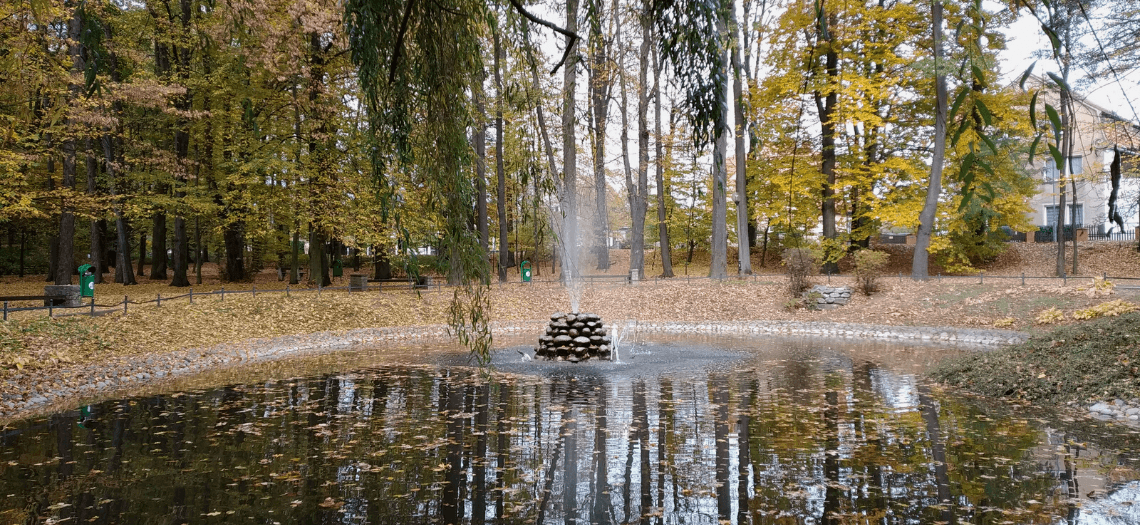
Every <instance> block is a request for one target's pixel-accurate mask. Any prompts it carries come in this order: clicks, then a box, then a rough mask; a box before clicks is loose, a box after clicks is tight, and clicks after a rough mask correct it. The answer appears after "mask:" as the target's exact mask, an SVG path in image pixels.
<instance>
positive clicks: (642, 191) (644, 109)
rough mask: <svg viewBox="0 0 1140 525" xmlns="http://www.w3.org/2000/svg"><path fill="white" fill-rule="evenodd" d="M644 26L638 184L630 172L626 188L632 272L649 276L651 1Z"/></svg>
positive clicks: (641, 13)
mask: <svg viewBox="0 0 1140 525" xmlns="http://www.w3.org/2000/svg"><path fill="white" fill-rule="evenodd" d="M637 17H638V21H639V22H641V47H640V50H639V51H638V54H637V59H638V62H637V183H636V184H635V183H634V181H633V178H632V177H631V176H630V173H629V171H628V170H627V171H626V178H625V188H626V192H627V193H628V194H629V210H630V215H631V216H632V219H633V227H632V228H630V250H629V268H630V270H631V271H633V270H637V272H638V273H639V274H640V275H641V276H642V277H644V276H645V212H646V210H647V209H648V205H649V48H650V44H652V42H653V15H652V3H651V0H643V3H642V9H641V10H639V11H638V13H637Z"/></svg>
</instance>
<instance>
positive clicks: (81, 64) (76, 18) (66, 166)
mask: <svg viewBox="0 0 1140 525" xmlns="http://www.w3.org/2000/svg"><path fill="white" fill-rule="evenodd" d="M82 14H83V11H82V10H80V9H75V10H74V12H73V13H72V16H71V19H70V20H68V23H67V35H68V40H69V44H68V51H67V52H68V55H70V56H71V69H72V72H73V73H75V74H80V75H81V74H82V73H83V71H84V70H85V69H86V62H85V60H84V59H83V49H82V47H83V46H82V44H80V42H79V40H80V34H81V33H82V32H83V16H82ZM73 78H74V77H73ZM82 91H83V86H81V85H79V84H77V83H75V82H74V81H73V82H71V83H70V84H69V86H68V102H69V104H71V105H72V106H75V105H77V104H78V103H79V98H80V97H81V96H82ZM68 109H69V110H71V109H72V108H68ZM74 109H76V110H77V109H78V108H74ZM66 126H67V128H68V133H67V134H65V135H64V139H63V144H62V146H63V179H62V180H61V186H62V189H63V190H64V191H65V192H66V191H69V190H72V189H74V188H75V171H76V167H75V150H76V145H75V141H76V138H75V136H74V135H75V133H76V132H77V131H78V130H77V129H75V128H76V126H75V120H74V119H73V118H72V117H71V115H70V114H69V115H68V116H67V121H66ZM70 200H71V196H70V195H69V194H66V195H65V196H64V197H63V198H62V199H60V214H59V240H58V241H57V242H58V243H59V247H58V249H57V251H56V257H55V258H56V261H57V262H56V265H55V272H54V278H55V284H71V274H72V273H73V272H74V271H75V268H74V266H75V264H74V263H75V210H74V209H73V207H72V204H71V202H70Z"/></svg>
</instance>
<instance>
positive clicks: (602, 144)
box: [589, 0, 613, 270]
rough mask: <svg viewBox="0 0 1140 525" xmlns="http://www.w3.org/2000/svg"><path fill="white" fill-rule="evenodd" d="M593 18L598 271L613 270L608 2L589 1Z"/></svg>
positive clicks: (592, 103)
mask: <svg viewBox="0 0 1140 525" xmlns="http://www.w3.org/2000/svg"><path fill="white" fill-rule="evenodd" d="M590 2H591V6H592V10H593V11H594V15H593V16H591V17H589V19H590V42H589V46H590V62H589V66H590V69H589V73H590V115H591V117H592V118H591V123H592V124H593V139H594V252H595V253H596V254H597V259H598V269H599V270H608V269H609V268H610V250H609V234H610V224H609V210H608V206H607V202H606V198H607V195H608V192H607V189H606V188H607V187H608V186H607V185H606V124H607V121H608V116H609V109H610V90H611V88H612V86H613V82H612V80H611V76H610V73H609V71H608V68H609V67H610V63H609V56H608V54H609V53H608V51H609V44H608V43H607V42H606V38H605V34H603V32H602V18H603V16H604V13H605V0H590Z"/></svg>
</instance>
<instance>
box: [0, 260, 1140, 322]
mask: <svg viewBox="0 0 1140 525" xmlns="http://www.w3.org/2000/svg"><path fill="white" fill-rule="evenodd" d="M584 277H585V278H584V280H585V281H588V282H589V283H590V286H592V287H613V286H639V285H643V284H644V285H654V284H659V283H665V282H669V283H680V282H685V283H689V282H693V281H698V282H699V281H739V282H758V281H760V280H764V281H765V282H770V280H771V279H783V278H786V277H787V275H786V274H782V273H770V274H753V275H749V276H746V277H739V276H732V277H725V278H723V279H716V278H712V277H703V276H681V277H672V278H669V279H665V278H661V277H653V278H649V279H643V280H630V279H629V278H628V276H625V278H624V279H620V278H617V277H622V276H618V275H606V276H604V277H609V278H607V279H603V280H598V279H591V278H590V277H591V276H584ZM819 277H827V280H828V284H830V283H831V277H832V276H831V274H826V275H820V276H819ZM836 277H839V276H838V275H837V276H836ZM893 277H895V276H883V278H893ZM897 278H898V279H899V280H900V281H901V280H903V279H909V278H910V276H909V275H907V274H902V273H900V274H898V275H897ZM1095 278H1101V279H1105V280H1107V281H1116V282H1119V281H1131V282H1135V285H1133V284H1132V283H1131V282H1130V283H1129V285H1125V286H1118V287H1119V288H1121V289H1125V290H1133V289H1140V277H1113V276H1110V275H1108V274H1107V273H1104V274H1102V275H1099V276H1092V275H1075V276H1065V277H1039V276H1029V275H1025V274H1024V273H1022V274H1021V275H986V274H985V272H978V273H977V274H976V275H942V274H938V275H936V276H931V277H930V280H932V281H938V282H941V281H942V280H944V279H946V280H965V281H976V283H977V284H985V282H986V280H991V281H993V280H1003V279H1004V280H1018V281H1020V285H1021V286H1025V285H1026V282H1027V281H1060V282H1061V284H1062V285H1063V286H1068V283H1069V281H1070V280H1075V281H1079V280H1082V279H1085V280H1089V279H1095ZM432 281H433V282H432V283H431V284H428V285H411V282H410V281H409V282H408V284H409V286H407V287H398V288H395V289H393V287H392V286H386V287H385V286H377V287H376V290H375V291H370V290H368V288H367V286H365V287H364V289H359V288H358V287H354V286H329V287H320V286H318V287H316V288H291V287H290V286H288V285H286V286H285V288H276V289H262V290H258V289H257V286H256V285H254V286H253V287H251V289H249V290H226V289H225V288H224V287H223V288H221V289H218V290H211V291H209V292H195V291H194V287H192V286H191V287H190V288H189V289H188V290H187V293H184V294H179V295H170V296H165V297H164V296H163V295H162V294H155V298H154V299H136V300H132V299H131V298H130V296H127V295H124V296H123V300H122V301H119V302H114V303H104V304H100V303H97V302H96V301H95V298H94V297H92V298H91V301H90V302H88V303H87V304H83V305H80V306H24V307H13V306H11V305H10V304H9V302H8V301H4V303H3V320H4V321H7V320H8V314H10V313H15V312H28V311H37V310H44V311H47V314H48V316H49V317H55V316H56V313H55V311H56V310H63V311H64V312H65V313H63V314H61V315H62V316H74V315H88V316H96V315H104V314H109V313H113V312H117V311H122V312H123V313H128V312H129V311H130V306H131V305H136V306H141V305H147V304H154V305H155V306H158V307H161V306H162V303H163V302H171V301H178V300H183V299H185V300H188V301H189V303H190V304H194V301H195V299H197V300H199V301H201V300H202V299H203V298H206V297H218V300H220V301H225V300H226V295H240V294H251V295H252V296H253V297H257V294H259V293H260V294H262V295H267V294H285V296H286V297H289V296H290V295H291V294H295V293H302V294H303V293H315V294H317V297H320V296H321V294H322V293H326V292H348V293H353V294H355V293H423V292H432V291H435V292H440V291H442V290H443V289H451V288H454V285H449V284H445V283H443V282H441V281H440V280H439V279H433V280H432ZM534 284H563V282H562V280H560V279H533V280H531V281H529V282H523V281H510V282H506V283H503V282H496V283H492V286H495V287H497V288H499V289H502V288H503V286H531V285H534ZM148 297H149V296H148Z"/></svg>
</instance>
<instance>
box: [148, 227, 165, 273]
mask: <svg viewBox="0 0 1140 525" xmlns="http://www.w3.org/2000/svg"><path fill="white" fill-rule="evenodd" d="M152 221H153V223H152V224H153V230H152V232H153V233H152V234H151V237H152V240H151V246H152V247H153V248H152V252H153V255H151V259H150V278H151V279H166V213H165V212H158V213H155V214H154V217H153V219H152Z"/></svg>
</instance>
